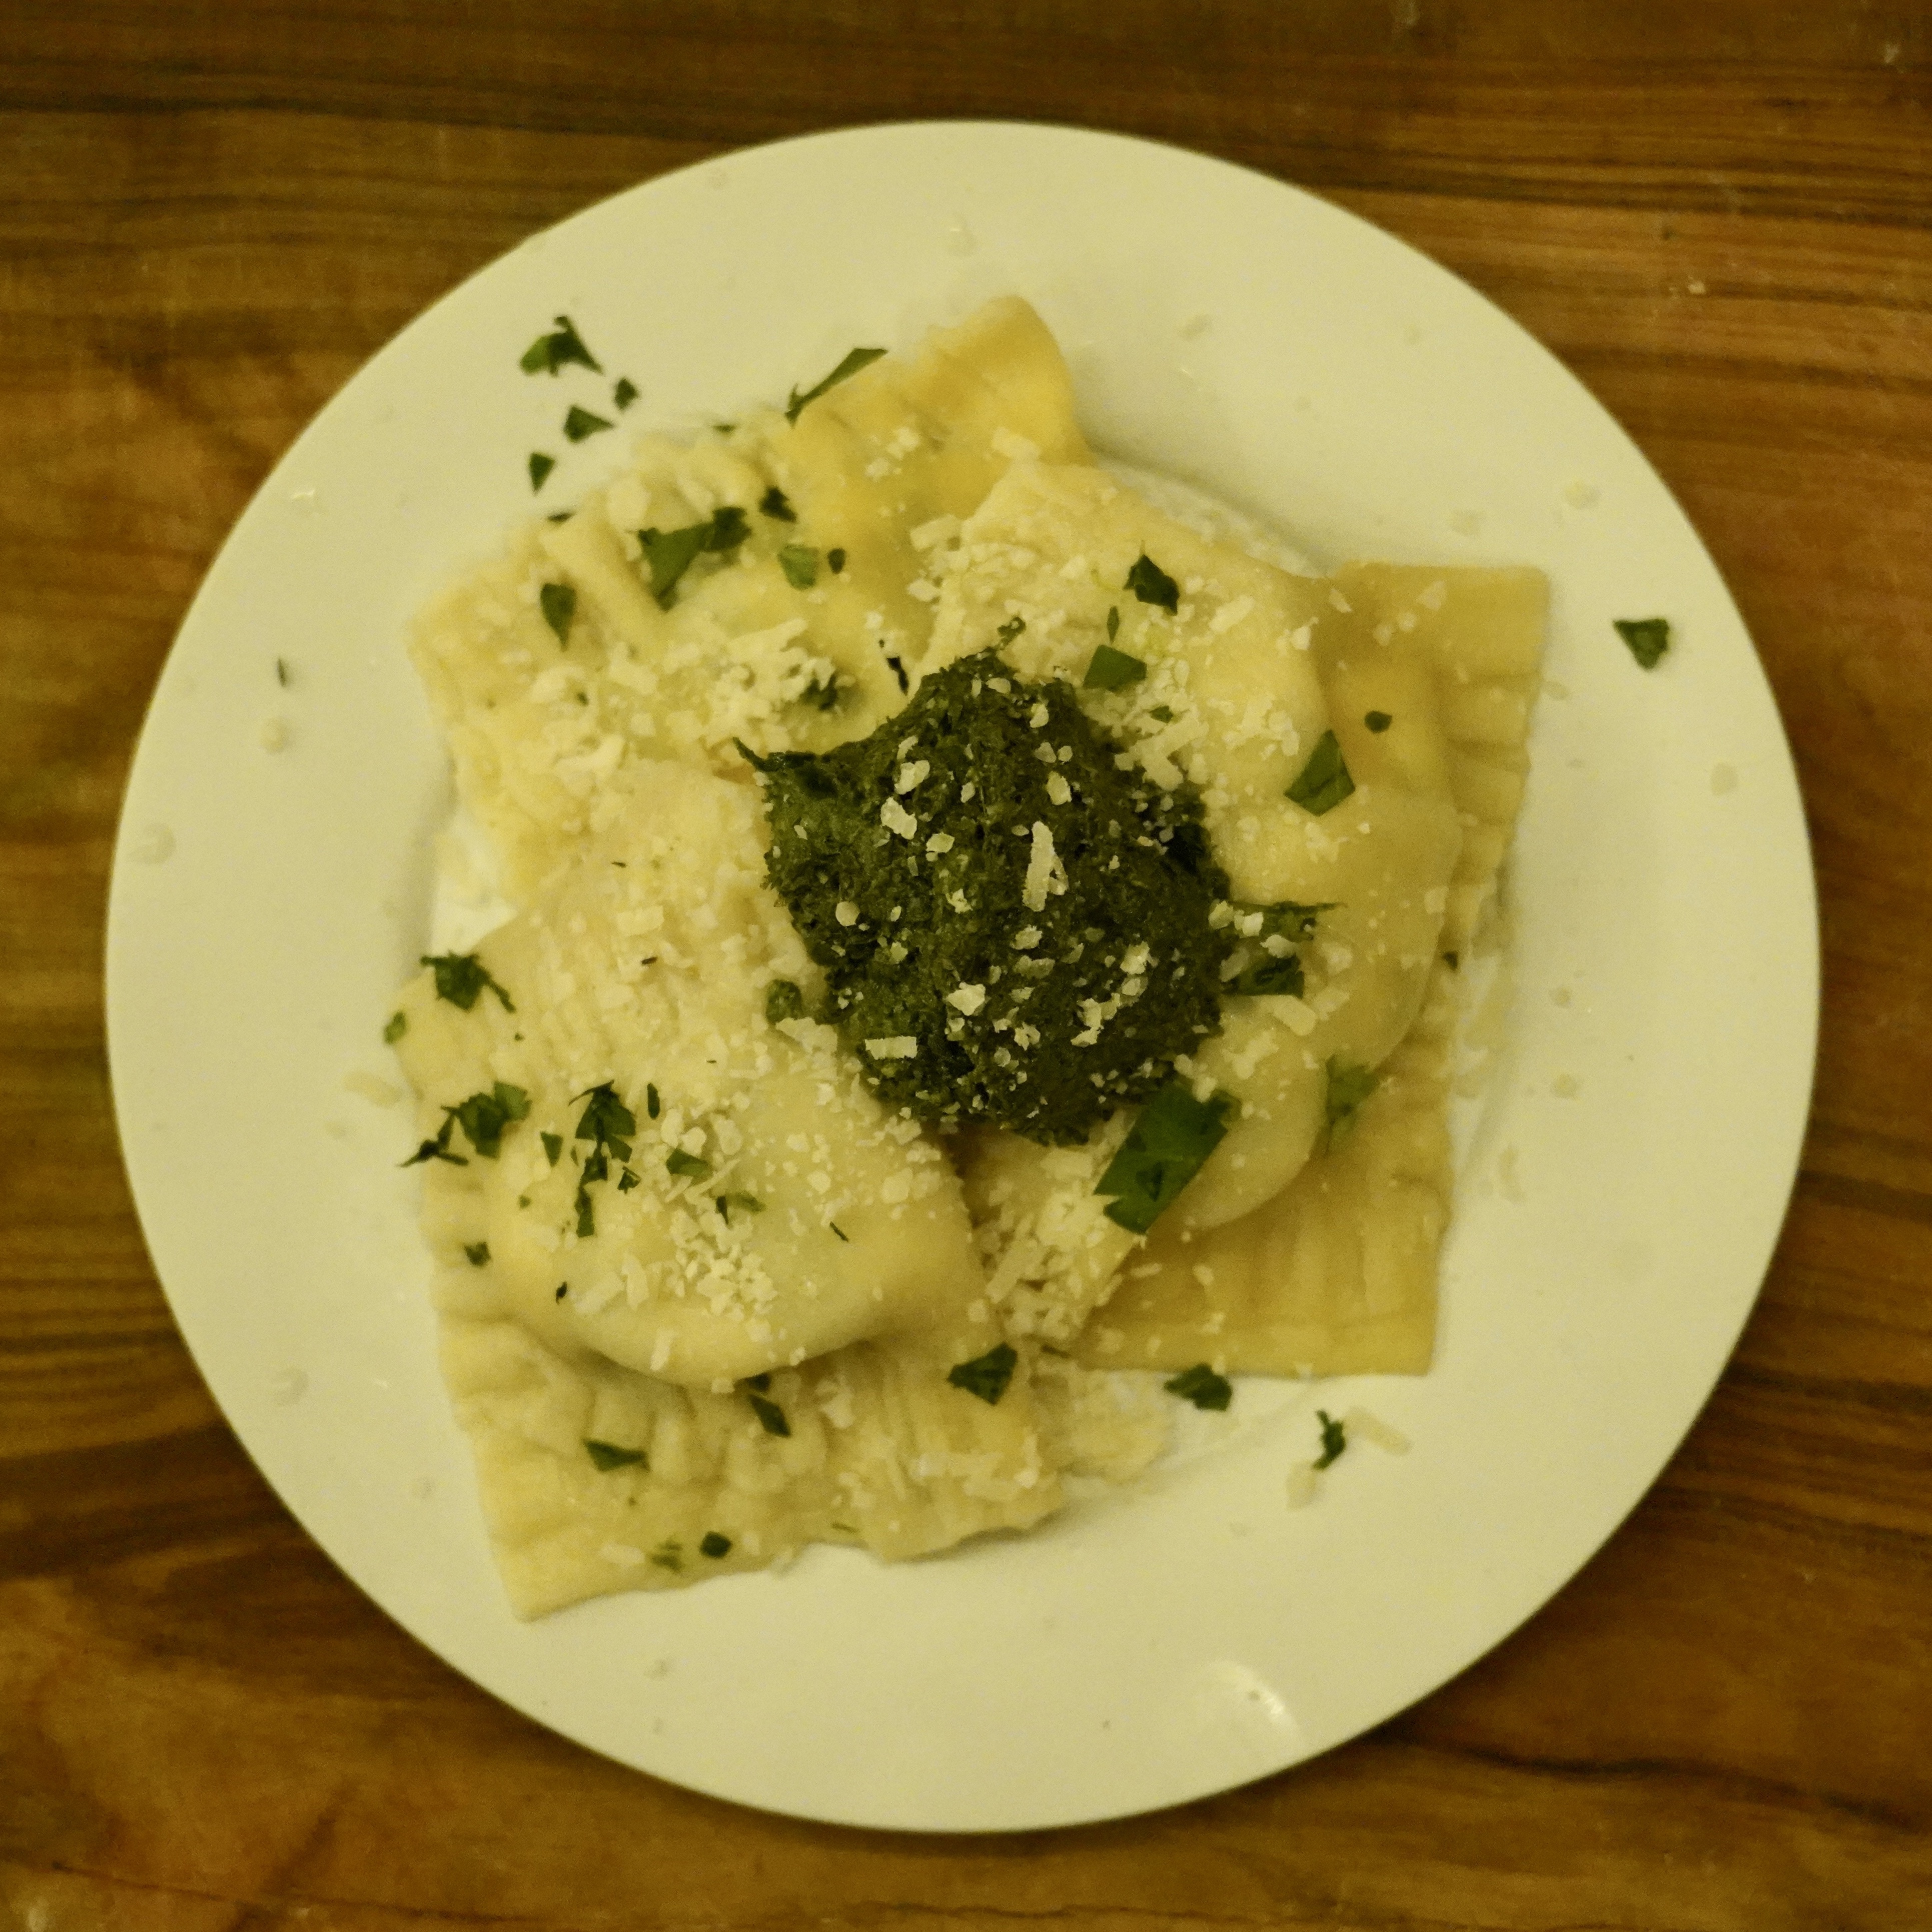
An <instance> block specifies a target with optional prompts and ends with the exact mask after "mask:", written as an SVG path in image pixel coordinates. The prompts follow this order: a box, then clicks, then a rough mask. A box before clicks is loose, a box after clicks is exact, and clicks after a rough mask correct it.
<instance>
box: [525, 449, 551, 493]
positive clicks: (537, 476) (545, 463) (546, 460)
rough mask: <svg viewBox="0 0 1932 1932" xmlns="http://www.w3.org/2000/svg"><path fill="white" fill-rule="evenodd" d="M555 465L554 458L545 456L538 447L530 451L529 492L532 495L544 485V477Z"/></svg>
mask: <svg viewBox="0 0 1932 1932" xmlns="http://www.w3.org/2000/svg"><path fill="white" fill-rule="evenodd" d="M555 468H556V458H555V457H553V456H546V455H544V453H543V452H542V451H541V450H540V449H533V450H532V451H531V452H530V493H531V494H532V496H534V495H535V493H536V492H537V491H538V490H541V488H542V487H543V486H544V478H545V477H547V475H549V474H550V472H551V471H552V470H553V469H555Z"/></svg>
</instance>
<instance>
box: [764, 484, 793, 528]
mask: <svg viewBox="0 0 1932 1932" xmlns="http://www.w3.org/2000/svg"><path fill="white" fill-rule="evenodd" d="M758 510H759V513H760V515H763V516H767V517H773V518H775V519H776V520H777V521H778V522H779V523H796V522H797V521H798V512H797V511H796V510H794V509H793V508H792V506H791V499H790V497H789V496H787V495H786V494H785V493H784V491H783V490H781V489H780V488H779V487H778V485H777V484H775V483H774V484H772V487H770V488H769V490H766V492H765V493H764V494H763V496H760V498H759V499H758Z"/></svg>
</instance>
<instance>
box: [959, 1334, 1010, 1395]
mask: <svg viewBox="0 0 1932 1932" xmlns="http://www.w3.org/2000/svg"><path fill="white" fill-rule="evenodd" d="M1018 1361H1019V1356H1017V1355H1015V1354H1014V1353H1013V1345H1012V1344H1011V1343H1007V1342H1001V1343H998V1345H997V1346H995V1347H993V1348H991V1349H988V1350H987V1351H986V1353H985V1354H984V1355H976V1356H974V1358H973V1360H972V1361H970V1362H956V1363H955V1364H953V1367H951V1368H950V1369H948V1370H947V1372H946V1379H947V1381H948V1382H950V1383H951V1384H952V1385H953V1387H954V1388H956V1389H964V1390H965V1391H966V1393H967V1394H968V1395H977V1397H979V1398H980V1400H981V1401H982V1402H985V1403H996V1402H998V1400H999V1399H1000V1398H1001V1396H1003V1395H1004V1394H1006V1392H1007V1384H1008V1383H1009V1382H1011V1381H1012V1380H1013V1368H1014V1365H1015V1364H1016V1363H1017V1362H1018Z"/></svg>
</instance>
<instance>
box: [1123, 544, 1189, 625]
mask: <svg viewBox="0 0 1932 1932" xmlns="http://www.w3.org/2000/svg"><path fill="white" fill-rule="evenodd" d="M1121 588H1122V589H1124V590H1131V591H1132V592H1133V593H1134V595H1136V597H1138V598H1139V599H1140V600H1141V601H1142V603H1143V604H1154V606H1155V607H1157V608H1158V609H1160V610H1165V611H1166V613H1168V615H1169V616H1174V615H1175V613H1177V612H1178V610H1180V608H1181V586H1180V585H1179V584H1178V583H1175V580H1174V579H1173V578H1172V577H1170V576H1169V575H1168V574H1167V572H1166V571H1164V570H1163V569H1162V568H1161V567H1160V565H1159V564H1157V562H1154V559H1153V558H1152V557H1151V556H1148V553H1147V552H1146V551H1145V550H1142V552H1141V553H1140V555H1139V557H1138V558H1137V559H1136V560H1135V563H1134V567H1133V569H1131V570H1130V571H1128V572H1127V582H1126V583H1124V584H1123V585H1122V586H1121Z"/></svg>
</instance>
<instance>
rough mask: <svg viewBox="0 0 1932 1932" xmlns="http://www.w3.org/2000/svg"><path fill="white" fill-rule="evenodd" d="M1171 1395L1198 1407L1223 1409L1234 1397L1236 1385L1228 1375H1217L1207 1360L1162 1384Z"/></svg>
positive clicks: (1170, 1377)
mask: <svg viewBox="0 0 1932 1932" xmlns="http://www.w3.org/2000/svg"><path fill="white" fill-rule="evenodd" d="M1161 1387H1162V1388H1164V1389H1165V1390H1166V1391H1167V1392H1168V1394H1169V1395H1178V1397H1180V1398H1181V1400H1182V1401H1183V1402H1191V1403H1193V1405H1194V1406H1195V1407H1196V1409H1226V1407H1227V1406H1228V1405H1229V1403H1231V1402H1232V1401H1233V1400H1234V1399H1235V1385H1234V1384H1233V1383H1232V1382H1229V1379H1227V1377H1226V1376H1217V1374H1216V1373H1214V1370H1212V1369H1211V1368H1210V1367H1208V1364H1206V1363H1205V1362H1196V1364H1194V1366H1193V1367H1192V1368H1191V1369H1183V1370H1181V1373H1180V1374H1179V1375H1178V1376H1169V1378H1168V1379H1167V1380H1166V1382H1163V1383H1162V1384H1161Z"/></svg>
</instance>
